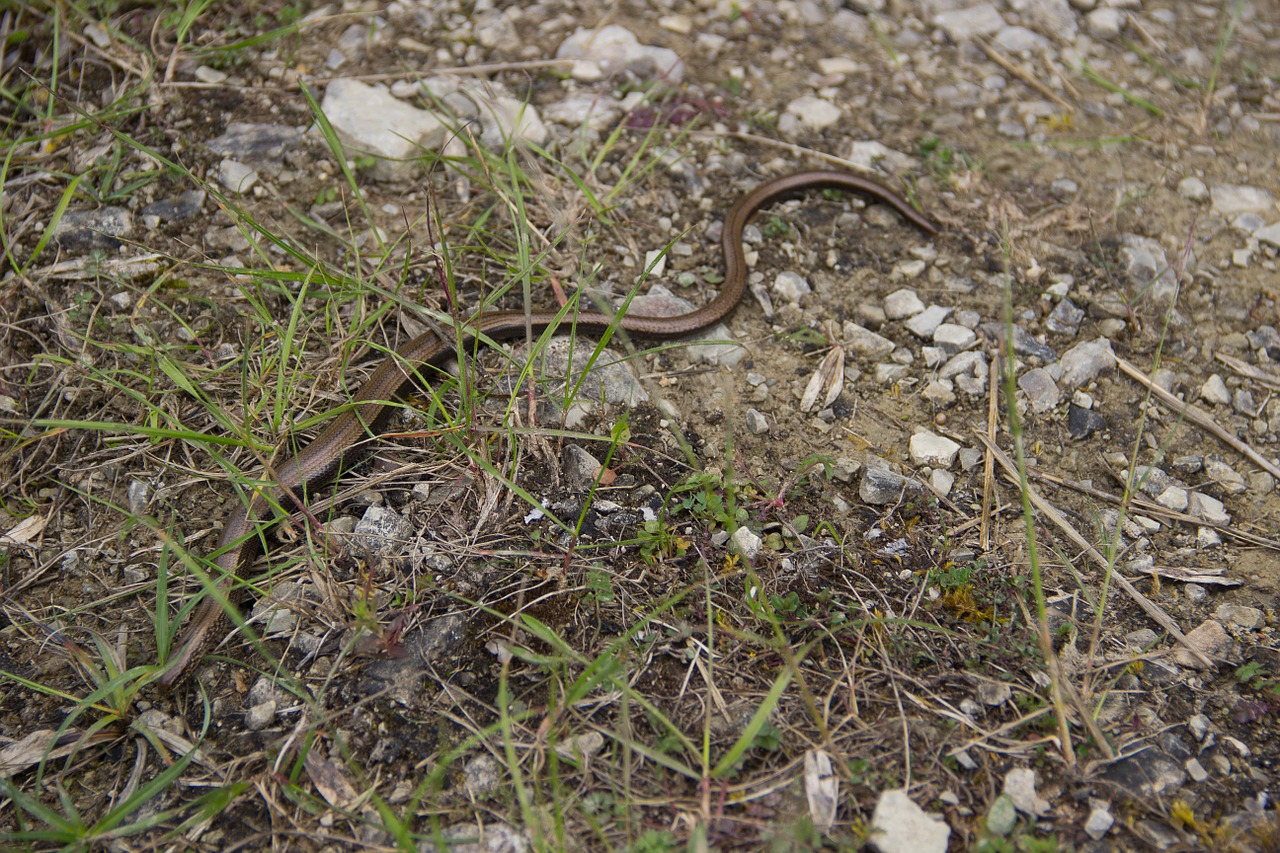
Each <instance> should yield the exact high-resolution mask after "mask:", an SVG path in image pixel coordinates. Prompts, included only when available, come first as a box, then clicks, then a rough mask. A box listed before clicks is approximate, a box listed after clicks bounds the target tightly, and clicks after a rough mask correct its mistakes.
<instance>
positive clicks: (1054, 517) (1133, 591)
mask: <svg viewBox="0 0 1280 853" xmlns="http://www.w3.org/2000/svg"><path fill="white" fill-rule="evenodd" d="M978 440H979V441H981V442H982V443H983V444H984V445H986V446H987V449H988V450H990V451H991V453H992V454H993V455H994V456H995V458H996V461H997V462H999V463H1000V467H1001V468H1003V469H1004V470H1005V472H1006V473H1007V474H1008V475H1009V476H1010V477H1012V478H1013V480H1014V482H1015V483H1016V482H1017V479H1018V469H1017V467H1016V466H1015V465H1014V464H1013V460H1012V459H1010V458H1009V457H1008V456H1007V455H1006V454H1005V452H1004V451H1003V450H1001V449H1000V448H998V447H996V446H995V445H994V444H991V443H989V442H988V441H987V438H986V436H984V435H982V434H979V435H978ZM1027 496H1028V497H1029V498H1030V499H1031V503H1032V504H1033V505H1034V506H1035V508H1036V509H1038V510H1039V511H1040V512H1042V513H1044V514H1045V516H1046V517H1048V519H1049V520H1050V521H1052V522H1053V523H1054V525H1055V526H1057V528H1058V529H1059V530H1061V531H1062V532H1063V533H1064V534H1066V536H1067V538H1068V539H1070V540H1071V541H1072V542H1073V543H1074V544H1075V545H1076V547H1078V548H1079V549H1080V550H1081V551H1082V552H1083V553H1085V554H1087V555H1088V556H1089V559H1091V560H1093V561H1094V562H1095V563H1097V564H1098V567H1099V568H1101V569H1102V570H1103V571H1109V572H1111V576H1112V577H1113V578H1115V580H1116V583H1118V584H1120V588H1121V589H1123V590H1124V591H1125V592H1126V593H1128V595H1129V597H1130V598H1132V599H1133V600H1134V602H1135V603H1136V604H1137V605H1138V606H1139V607H1141V608H1142V609H1143V610H1144V611H1146V613H1147V615H1148V616H1150V617H1151V618H1152V619H1154V620H1155V621H1156V622H1157V623H1158V624H1159V625H1160V627H1162V628H1164V629H1165V630H1166V631H1168V632H1169V634H1170V636H1172V637H1173V638H1174V639H1176V640H1177V641H1178V642H1180V643H1182V645H1183V646H1185V647H1186V648H1187V649H1188V651H1190V652H1191V653H1192V654H1193V655H1195V657H1196V659H1197V660H1199V661H1201V662H1202V663H1203V664H1204V665H1205V666H1206V667H1209V668H1211V669H1212V668H1213V666H1214V663H1213V661H1211V660H1210V659H1209V658H1208V657H1206V656H1205V654H1204V653H1203V652H1201V651H1200V650H1199V649H1197V648H1196V647H1195V646H1193V645H1191V644H1190V643H1189V642H1187V635H1186V634H1184V633H1182V629H1181V628H1179V627H1178V626H1177V624H1175V623H1174V621H1173V619H1171V618H1170V617H1169V614H1168V613H1165V612H1164V611H1163V610H1161V609H1160V608H1159V607H1157V606H1156V604H1155V603H1154V602H1153V601H1151V599H1149V598H1147V597H1146V596H1145V595H1143V594H1142V593H1141V592H1140V591H1139V590H1138V588H1137V587H1135V586H1134V585H1133V583H1131V582H1130V581H1129V579H1128V578H1126V577H1125V576H1124V575H1122V574H1120V573H1119V572H1116V571H1112V569H1113V567H1112V565H1111V563H1110V562H1109V561H1108V560H1107V558H1106V557H1104V556H1102V554H1100V553H1099V552H1098V549H1097V548H1095V547H1094V546H1093V543H1091V542H1090V541H1089V540H1088V539H1085V538H1084V536H1082V535H1080V531H1078V530H1076V529H1075V527H1074V526H1073V525H1072V524H1071V522H1069V521H1067V519H1066V518H1065V517H1064V516H1063V515H1062V513H1060V512H1058V509H1057V507H1055V506H1054V505H1053V504H1051V503H1049V502H1048V501H1047V500H1045V499H1044V498H1043V497H1041V496H1040V493H1039V492H1037V491H1036V490H1035V489H1033V488H1031V487H1030V486H1029V485H1028V486H1027Z"/></svg>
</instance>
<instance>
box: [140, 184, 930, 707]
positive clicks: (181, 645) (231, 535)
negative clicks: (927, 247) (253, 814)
mask: <svg viewBox="0 0 1280 853" xmlns="http://www.w3.org/2000/svg"><path fill="white" fill-rule="evenodd" d="M811 189H840V190H848V191H851V192H854V193H857V194H859V195H863V196H867V197H869V198H871V199H874V200H876V201H881V202H884V203H885V204H888V205H889V206H890V207H892V208H894V209H895V210H897V211H898V212H899V213H900V214H902V216H903V217H905V218H906V219H907V220H908V221H909V222H910V223H911V224H912V225H914V226H915V227H916V228H918V229H919V230H921V231H923V232H924V233H926V234H929V235H936V234H937V233H938V229H937V227H936V226H935V225H934V224H933V223H932V222H930V221H929V220H928V219H926V218H925V217H924V216H922V215H921V214H919V213H917V212H916V211H915V209H913V208H912V207H911V205H910V204H909V203H908V202H907V201H906V200H905V199H903V198H901V197H900V196H898V195H896V194H895V193H893V192H891V191H889V190H887V189H885V188H884V187H882V186H880V185H879V184H877V183H875V182H874V181H869V180H867V179H865V178H861V177H859V176H857V175H851V174H848V173H845V172H830V171H811V172H797V173H795V174H792V175H785V176H783V177H780V178H774V179H773V180H770V181H766V182H764V183H762V184H760V185H759V186H757V187H756V188H755V189H753V190H751V191H750V192H748V193H747V194H746V195H744V196H743V197H742V198H740V199H739V200H738V201H737V202H736V203H735V204H734V205H733V207H732V208H730V210H729V212H728V214H727V215H726V216H725V221H724V230H723V233H722V238H721V239H722V245H723V249H724V286H723V287H722V288H721V290H720V292H719V293H717V294H716V296H715V298H714V299H712V300H711V301H710V302H708V303H707V304H706V305H704V306H702V307H701V308H698V309H696V310H694V311H690V312H689V313H687V314H681V315H679V316H677V317H636V316H631V315H627V316H624V317H622V318H621V319H617V318H614V317H610V316H608V315H606V314H602V313H598V312H582V313H579V314H577V315H576V316H575V317H574V318H573V325H572V329H573V330H575V331H578V332H588V333H599V332H603V331H605V330H606V329H608V328H609V327H610V326H614V325H616V326H617V327H620V328H622V329H625V330H626V331H627V332H628V333H630V334H633V335H637V336H641V337H645V338H654V339H662V338H677V337H681V336H683V335H688V334H690V333H692V332H696V331H699V330H700V329H704V328H706V327H708V326H711V325H713V324H714V323H717V322H719V321H720V320H722V319H724V318H725V317H726V316H727V315H728V314H729V312H731V311H732V310H733V309H734V307H735V306H736V305H737V304H738V302H739V301H740V300H741V298H742V294H743V292H744V291H745V290H746V284H747V268H746V262H745V260H744V258H743V250H742V232H743V229H744V228H745V227H746V224H747V221H748V220H749V219H750V218H751V216H752V214H754V213H755V212H756V211H757V210H759V209H760V208H761V207H763V206H765V205H767V204H769V203H771V202H774V201H777V200H780V199H782V198H787V197H790V196H793V195H796V194H798V193H800V192H802V191H804V190H811ZM563 319H564V318H562V317H559V316H558V313H557V312H554V311H531V312H527V311H491V312H487V313H482V314H480V315H479V316H478V317H476V318H475V319H473V320H472V321H471V322H470V323H469V324H468V325H467V326H465V327H464V329H463V331H462V335H461V339H462V345H463V346H464V347H465V346H468V345H470V344H471V343H474V342H475V341H476V340H477V339H478V338H489V339H492V340H501V339H507V338H512V337H517V336H519V335H522V334H525V333H526V331H527V330H530V329H531V330H532V332H533V333H538V332H541V331H543V330H545V329H546V328H548V327H549V326H551V325H553V324H555V323H557V322H562V321H563ZM458 343H459V342H458V341H457V340H446V339H444V338H442V337H441V336H440V335H438V334H436V333H435V332H433V331H428V332H425V333H423V334H421V335H419V336H418V337H416V338H414V339H413V340H411V341H409V342H408V343H407V344H405V345H404V346H402V347H400V348H399V349H397V350H396V351H395V353H394V354H392V355H389V356H387V357H386V358H385V359H383V360H382V362H381V363H379V364H378V366H377V367H376V368H375V369H374V371H373V373H372V374H371V375H370V376H369V379H368V380H367V381H366V382H365V383H364V386H363V387H362V388H361V389H360V392H359V394H357V395H356V397H355V400H354V401H353V404H352V405H351V406H350V407H349V408H347V409H346V410H344V411H343V412H342V413H341V414H339V415H338V416H337V417H335V418H334V419H333V420H332V421H331V422H330V423H329V425H328V426H327V427H325V429H324V430H323V431H322V432H321V433H320V434H319V435H318V436H316V438H315V439H314V440H313V441H312V442H311V443H310V444H308V445H306V446H305V447H303V448H302V450H300V451H298V454H297V455H296V456H294V457H293V458H292V459H288V460H286V461H285V462H284V463H282V464H281V465H279V466H278V467H277V468H276V470H275V473H276V475H277V479H276V483H277V485H276V488H275V489H274V494H273V495H272V496H271V498H268V496H267V495H265V494H264V493H263V492H262V491H255V492H254V493H253V495H252V496H251V497H250V498H249V500H248V501H247V502H242V503H241V504H240V505H239V506H238V507H236V509H235V510H234V511H233V512H232V513H231V515H230V517H229V518H228V519H227V523H226V526H225V527H224V528H223V530H222V536H221V537H220V538H219V540H218V550H219V552H220V553H219V554H218V556H217V557H216V558H215V560H214V562H215V564H216V565H217V567H218V569H219V570H220V571H221V573H222V575H223V580H222V581H221V583H223V584H230V585H231V589H230V590H229V592H228V596H229V597H231V598H232V600H233V603H234V599H235V598H237V597H239V592H238V591H237V587H238V586H239V584H237V583H236V581H237V580H238V579H239V578H241V577H242V576H243V573H244V572H245V571H246V569H247V568H248V566H249V565H250V564H251V563H252V562H253V560H254V559H255V558H256V557H257V556H258V554H259V553H261V550H262V542H261V537H262V535H263V534H264V528H265V527H266V526H268V525H270V524H273V523H274V522H273V521H271V520H270V519H267V520H260V518H259V516H260V515H263V514H264V513H265V514H268V515H269V514H271V509H270V507H271V505H272V503H273V502H274V503H275V504H277V505H284V504H285V503H286V502H287V501H289V500H290V496H295V495H302V494H304V493H305V492H306V491H307V490H308V489H310V488H312V487H315V486H318V485H321V484H322V483H324V482H325V481H326V480H329V479H331V478H332V477H334V476H335V475H336V474H337V473H338V471H339V470H340V469H341V468H342V467H343V465H344V464H346V463H349V462H351V461H352V459H353V456H354V455H355V454H358V453H360V452H361V449H362V448H363V447H364V446H365V442H364V441H363V440H364V439H365V438H366V437H367V436H368V435H370V434H374V433H376V432H377V431H378V430H379V428H380V427H381V426H382V425H383V423H384V421H385V420H386V417H387V416H388V415H389V414H390V412H391V411H392V409H393V408H394V407H393V406H392V405H390V404H389V402H388V401H391V400H394V399H395V398H396V397H398V396H399V395H400V393H401V392H402V391H403V390H404V388H405V386H407V385H409V384H410V383H411V382H412V380H413V377H414V375H415V373H416V371H417V369H418V368H419V367H421V366H423V365H426V364H429V363H431V362H435V361H438V360H441V359H443V358H444V357H446V356H449V355H451V354H453V353H454V352H455V351H456V347H457V346H458ZM228 623H229V620H228V618H227V614H226V612H225V611H224V610H223V608H222V606H221V605H220V604H219V602H218V599H217V598H215V597H214V596H206V597H205V598H204V600H203V601H201V602H200V603H199V604H198V605H197V606H196V609H195V613H194V615H193V616H192V617H191V622H190V625H189V626H188V627H187V630H186V632H185V633H184V634H183V635H182V637H181V638H180V639H179V640H178V643H177V646H176V647H175V649H174V651H173V654H172V655H171V656H170V659H169V663H168V664H167V666H166V668H165V670H164V671H163V673H162V674H161V675H160V679H159V682H160V685H161V686H162V687H164V688H166V689H167V688H171V687H173V686H174V685H176V684H178V683H179V682H181V681H182V680H183V679H185V678H186V677H187V676H188V675H189V674H190V673H191V671H192V669H193V668H194V666H193V665H194V662H195V661H196V660H197V659H199V658H200V657H201V656H202V655H203V654H204V652H205V651H206V650H207V649H208V648H209V647H210V646H211V645H212V644H213V641H214V640H215V639H216V638H217V636H218V635H219V634H220V633H221V632H222V631H223V630H224V629H225V626H226V625H227V624H228Z"/></svg>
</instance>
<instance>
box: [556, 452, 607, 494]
mask: <svg viewBox="0 0 1280 853" xmlns="http://www.w3.org/2000/svg"><path fill="white" fill-rule="evenodd" d="M560 464H561V467H562V470H563V471H564V481H565V485H567V486H568V487H569V488H570V489H572V490H573V491H576V492H585V491H587V490H589V489H590V488H591V487H592V486H594V485H595V482H596V477H597V476H598V475H599V474H600V460H599V459H597V458H595V457H594V456H592V455H591V454H590V453H589V452H588V451H586V450H584V449H583V448H581V447H579V446H578V445H576V444H566V445H565V446H564V450H563V451H561V454H560Z"/></svg>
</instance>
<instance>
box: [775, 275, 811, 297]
mask: <svg viewBox="0 0 1280 853" xmlns="http://www.w3.org/2000/svg"><path fill="white" fill-rule="evenodd" d="M773 292H774V293H776V294H777V295H778V297H779V298H781V299H782V300H783V301H785V302H799V301H800V299H801V297H804V296H808V295H809V294H810V293H812V292H813V288H812V287H810V286H809V282H807V281H805V278H804V276H802V275H800V274H799V273H795V272H791V271H790V270H786V271H783V272H780V273H778V277H777V278H775V279H774V280H773Z"/></svg>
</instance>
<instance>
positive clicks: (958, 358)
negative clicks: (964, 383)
mask: <svg viewBox="0 0 1280 853" xmlns="http://www.w3.org/2000/svg"><path fill="white" fill-rule="evenodd" d="M966 375H967V376H972V377H975V378H978V379H982V380H985V379H986V378H987V357H986V356H985V355H983V354H982V353H980V352H972V351H970V352H962V353H958V354H957V355H954V356H952V357H951V358H950V359H948V360H947V363H946V364H944V365H942V368H941V369H940V370H938V377H939V378H940V379H955V378H956V377H959V376H966Z"/></svg>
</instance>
